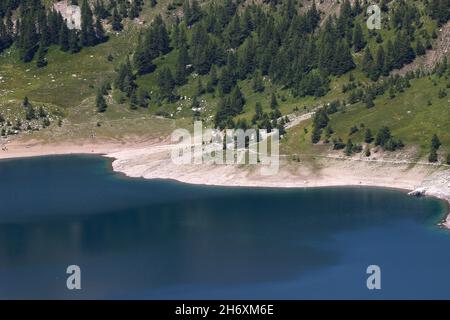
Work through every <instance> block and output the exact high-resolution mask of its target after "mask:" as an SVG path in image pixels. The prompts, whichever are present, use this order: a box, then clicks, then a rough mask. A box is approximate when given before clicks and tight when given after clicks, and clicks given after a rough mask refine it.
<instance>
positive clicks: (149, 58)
mask: <svg viewBox="0 0 450 320" xmlns="http://www.w3.org/2000/svg"><path fill="white" fill-rule="evenodd" d="M154 58H155V57H154V55H152V54H151V53H150V52H149V47H148V46H146V45H145V42H144V41H143V40H142V36H140V37H139V41H138V46H137V49H136V52H135V53H134V56H133V59H134V61H133V64H134V67H135V69H136V70H137V73H138V74H139V75H143V74H146V73H150V72H153V71H154V70H155V68H156V66H155V65H154V64H153V59H154Z"/></svg>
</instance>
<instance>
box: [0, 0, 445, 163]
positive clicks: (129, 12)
mask: <svg viewBox="0 0 450 320" xmlns="http://www.w3.org/2000/svg"><path fill="white" fill-rule="evenodd" d="M69 1H71V3H70V4H73V5H79V6H80V7H81V28H80V30H77V29H69V28H68V27H67V25H66V23H65V21H64V20H63V18H62V16H61V14H60V13H58V12H56V11H55V10H53V9H52V8H53V6H52V2H51V1H45V2H43V1H40V0H10V1H5V2H2V4H0V16H1V17H2V18H3V19H2V23H1V24H0V51H3V53H2V55H1V57H0V76H1V77H2V80H1V81H2V83H0V88H1V101H3V106H8V109H9V110H11V109H14V108H16V109H17V110H18V112H20V113H21V114H23V115H24V116H25V119H23V121H21V123H20V124H19V125H17V123H14V121H16V122H17V120H16V118H17V113H16V115H14V114H13V115H11V112H9V113H7V112H6V111H2V110H3V109H0V114H2V113H3V115H2V117H1V118H0V119H3V122H2V123H3V125H2V129H3V133H4V136H8V135H11V134H13V133H16V132H20V131H27V130H28V129H29V128H28V127H29V126H30V124H29V123H27V121H28V122H32V123H36V118H38V117H36V116H35V114H36V112H34V111H33V112H32V111H31V109H30V108H35V109H37V108H38V106H41V105H42V104H45V108H44V109H45V110H46V112H48V113H50V112H53V113H54V114H56V116H55V117H54V118H57V119H59V120H60V127H64V121H71V120H70V119H71V118H70V115H73V114H75V115H76V116H77V120H80V118H83V120H84V121H89V122H94V123H98V124H99V122H102V121H103V122H107V121H108V119H109V120H111V119H117V118H133V117H136V116H141V115H146V116H151V115H157V116H161V117H164V118H167V119H175V120H177V119H178V120H183V121H186V120H189V121H192V120H193V119H201V120H203V121H204V122H206V123H207V124H208V125H210V126H215V127H219V128H225V127H226V128H231V127H233V128H244V129H245V128H250V127H255V128H266V129H269V130H271V129H272V128H278V129H279V130H280V131H281V133H282V134H283V135H284V138H283V146H284V149H283V150H284V151H285V152H286V153H290V154H295V153H302V152H308V153H323V152H339V153H342V154H344V155H346V156H352V155H355V154H361V156H364V157H370V156H371V154H372V153H373V152H374V151H377V150H383V152H400V153H402V150H404V151H403V153H402V154H404V153H405V152H407V153H410V152H411V148H413V149H414V150H415V152H414V153H413V154H411V156H412V157H417V158H418V157H422V156H424V155H425V154H427V155H428V160H429V161H432V162H435V161H441V162H445V161H446V160H447V159H446V153H447V152H450V133H449V130H448V128H449V126H450V107H449V102H448V101H449V98H448V90H449V87H450V81H449V79H448V76H449V66H448V63H447V60H446V58H445V56H448V52H447V54H445V52H444V54H443V56H442V59H441V60H440V61H435V63H434V64H433V65H432V66H429V67H428V68H416V69H414V68H409V69H408V70H412V71H409V72H408V73H406V74H404V75H402V76H400V75H398V74H397V72H395V71H396V70H398V69H401V68H402V67H404V66H405V65H409V64H411V63H412V62H414V61H415V59H416V58H417V57H421V56H424V55H426V54H427V52H428V51H430V50H433V49H434V46H437V45H438V44H439V41H438V39H439V37H440V35H441V33H442V32H443V29H444V31H445V30H447V29H446V28H448V20H449V18H450V0H423V1H422V0H417V1H403V0H400V1H388V0H382V1H375V2H374V3H377V4H378V5H379V7H380V9H381V22H382V23H381V29H379V30H377V29H374V30H370V29H369V28H368V27H367V25H366V22H367V20H368V19H369V16H370V14H367V7H368V5H369V4H371V3H369V2H368V1H360V0H355V1H349V0H343V1H340V3H338V1H331V0H329V1H320V2H317V3H316V2H315V1H314V0H312V1H309V0H297V1H295V0H278V1H276V0H275V1H234V0H224V1H196V0H194V1H178V0H174V1H160V2H156V1H147V0H140V1H132V2H128V1H126V0H118V1H107V0H104V1H102V0H98V1H92V2H88V1H87V0H83V1H76V0H69ZM13 70H14V72H13ZM58 73H61V76H57V74H58ZM31 74H33V76H31ZM51 75H52V76H53V78H52V76H51ZM74 75H75V76H74ZM55 76H56V80H55ZM44 78H45V79H50V81H53V80H55V82H56V83H54V84H53V85H52V84H51V83H50V84H49V83H48V82H44V81H43V80H40V79H44ZM36 79H37V80H36ZM58 85H59V86H58ZM62 87H64V90H65V92H66V93H65V94H63V93H61V92H58V91H60V90H61V88H62ZM25 97H28V98H29V99H30V101H31V102H27V104H26V105H27V106H26V107H24V105H25V104H24V103H23V99H24V98H25ZM47 109H48V110H47ZM33 110H34V109H33ZM45 110H44V111H45ZM74 110H75V111H74ZM77 110H78V111H77ZM79 110H83V114H82V115H81V114H80V113H81V112H79ZM310 111H317V112H316V114H315V116H314V119H311V120H309V121H306V122H302V123H301V124H300V125H297V126H293V127H291V126H289V125H287V123H288V122H290V121H293V119H294V120H295V117H296V116H299V115H302V114H304V113H308V112H310ZM65 118H67V119H66V120H64V119H65ZM149 119H150V118H149ZM63 120H64V121H63ZM33 121H34V122H33ZM148 121H150V124H149V127H151V120H148ZM0 125H1V124H0ZM53 125H56V124H53ZM12 126H14V127H15V129H14V130H12V129H11V127H12ZM48 126H50V127H52V125H51V123H50V124H49V123H47V122H46V127H48ZM41 127H42V125H40V124H38V125H36V124H35V125H34V126H33V125H32V126H31V129H42V128H41ZM288 127H289V129H288V131H287V132H286V128H288ZM17 129H18V130H17ZM50 129H51V128H50ZM119 129H120V130H124V131H126V130H127V128H126V127H120V128H118V130H119ZM130 130H132V128H130ZM149 130H151V129H149ZM434 135H436V138H438V139H439V143H436V139H435V138H434ZM432 140H433V141H434V142H432ZM441 145H442V147H441ZM333 150H334V151H333Z"/></svg>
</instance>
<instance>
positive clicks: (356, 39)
mask: <svg viewBox="0 0 450 320" xmlns="http://www.w3.org/2000/svg"><path fill="white" fill-rule="evenodd" d="M365 46H366V41H365V39H364V35H363V33H362V29H361V25H360V24H359V23H358V24H356V26H355V29H354V31H353V47H354V48H355V52H359V51H361V50H362V49H364V47H365Z"/></svg>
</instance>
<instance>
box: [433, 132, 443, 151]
mask: <svg viewBox="0 0 450 320" xmlns="http://www.w3.org/2000/svg"><path fill="white" fill-rule="evenodd" d="M441 145H442V144H441V141H440V140H439V138H438V136H437V135H436V134H434V135H433V138H432V139H431V148H433V149H436V150H439V148H440V147H441Z"/></svg>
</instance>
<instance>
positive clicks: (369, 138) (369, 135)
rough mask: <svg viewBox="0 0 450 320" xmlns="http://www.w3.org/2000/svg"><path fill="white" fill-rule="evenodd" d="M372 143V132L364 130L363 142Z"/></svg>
mask: <svg viewBox="0 0 450 320" xmlns="http://www.w3.org/2000/svg"><path fill="white" fill-rule="evenodd" d="M372 141H373V136H372V131H371V130H370V129H366V132H365V134H364V142H366V143H372Z"/></svg>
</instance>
